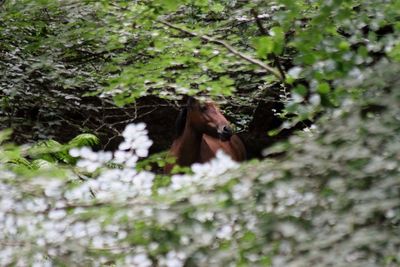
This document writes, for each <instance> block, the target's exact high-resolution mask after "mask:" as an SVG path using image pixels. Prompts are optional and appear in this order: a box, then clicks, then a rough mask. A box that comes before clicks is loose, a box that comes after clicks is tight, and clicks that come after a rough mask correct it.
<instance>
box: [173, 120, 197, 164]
mask: <svg viewBox="0 0 400 267" xmlns="http://www.w3.org/2000/svg"><path fill="white" fill-rule="evenodd" d="M202 138H203V134H202V133H200V132H198V131H196V130H195V129H194V128H193V127H191V125H190V122H189V120H186V125H185V129H184V131H183V133H182V136H181V137H180V142H179V149H178V153H179V155H178V157H177V158H178V159H177V160H178V162H177V163H178V164H179V165H181V166H190V165H191V164H193V163H195V162H197V161H198V160H199V158H200V147H201V140H202Z"/></svg>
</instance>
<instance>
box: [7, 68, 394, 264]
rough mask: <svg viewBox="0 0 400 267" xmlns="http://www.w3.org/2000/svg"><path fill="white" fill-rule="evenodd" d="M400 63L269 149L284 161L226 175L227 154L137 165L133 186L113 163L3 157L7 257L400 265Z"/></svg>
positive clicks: (23, 260)
mask: <svg viewBox="0 0 400 267" xmlns="http://www.w3.org/2000/svg"><path fill="white" fill-rule="evenodd" d="M399 71H400V67H399V66H398V65H393V64H388V63H382V64H380V65H379V66H378V67H377V68H376V69H374V70H373V72H365V73H363V75H365V76H366V77H371V79H368V80H367V81H366V82H363V83H362V84H359V83H357V81H354V80H348V81H346V83H349V84H352V85H353V86H357V87H358V88H360V89H363V90H364V93H363V94H362V95H361V96H360V98H359V101H353V100H352V99H351V98H348V99H347V100H346V101H344V102H343V104H342V105H341V107H340V108H338V109H336V110H334V111H332V112H330V113H329V114H326V115H324V116H323V117H322V118H321V119H320V120H319V123H318V124H317V127H316V129H315V130H313V131H312V132H301V133H299V134H298V135H296V136H293V137H292V138H290V140H289V141H288V142H287V143H286V144H285V145H280V146H276V147H273V148H271V149H269V150H268V151H266V153H267V154H268V153H274V152H276V151H282V149H283V150H284V151H285V152H286V153H285V155H284V156H282V157H281V158H280V159H265V160H262V161H260V162H249V163H246V164H244V165H242V166H240V168H238V169H236V170H232V171H228V172H226V173H224V174H222V173H221V172H223V171H224V170H225V169H226V168H227V166H228V165H230V164H231V163H230V162H229V161H227V159H225V158H224V157H221V158H219V163H218V160H216V161H215V162H214V163H212V164H208V165H206V166H196V167H193V171H194V172H195V173H197V174H198V175H200V176H197V178H200V179H195V178H194V177H195V176H190V175H183V176H172V178H171V182H170V184H168V183H167V184H165V183H164V184H163V183H159V182H158V183H154V184H152V181H153V179H154V175H153V174H151V173H149V172H146V171H139V172H138V173H136V172H134V171H133V170H132V168H131V170H128V172H132V171H133V174H132V175H133V176H132V177H133V180H132V182H133V184H132V185H131V184H130V181H129V180H126V179H127V178H128V177H130V176H129V175H128V174H129V173H128V172H126V176H124V177H125V180H124V178H122V180H121V181H124V182H127V184H129V185H130V186H132V187H129V188H128V189H129V190H126V188H124V187H118V186H119V185H120V181H119V180H118V181H114V180H112V179H111V178H110V177H111V174H112V170H111V172H106V171H105V170H102V168H100V169H99V170H98V172H99V173H98V174H96V176H97V177H99V178H96V179H94V178H93V180H92V178H87V179H86V180H85V181H82V180H80V179H78V178H76V177H77V175H76V172H75V174H74V172H73V171H72V170H70V169H69V168H66V167H61V166H60V167H57V165H54V166H51V164H50V163H49V164H50V166H47V167H46V168H42V169H39V172H36V173H35V175H36V176H35V177H33V178H32V175H29V176H25V172H23V171H20V170H23V169H24V168H26V166H25V165H24V164H20V165H17V166H18V167H17V169H16V168H15V167H14V168H12V169H11V170H12V171H10V169H9V167H8V165H2V166H1V175H0V177H1V179H0V188H1V190H2V192H5V193H3V194H1V196H0V226H1V227H0V229H1V230H0V240H1V242H0V248H1V249H0V264H1V265H10V264H17V265H31V264H33V263H35V264H37V265H41V266H43V265H45V264H49V265H50V264H53V265H57V266H109V265H111V266H112V265H114V264H115V265H117V266H127V265H131V266H132V265H133V266H143V267H145V266H146V267H147V266H169V267H171V266H310V265H313V266H360V267H361V266H398V265H399V264H400V254H399V251H400V236H399V235H398V233H399V225H400V202H399V197H400V180H399V171H400V165H399V162H400V160H399V159H400V154H399V151H400V106H399V103H400V83H399V79H398V78H397V76H396V74H397V73H398V72H399ZM346 83H344V84H343V86H346ZM135 127H136V128H135ZM135 129H136V130H139V131H140V132H139V133H138V132H135V131H136V130H135ZM131 133H134V134H136V135H144V134H145V133H146V131H145V130H143V125H139V126H134V127H133V128H132V131H131ZM132 140H133V142H134V139H132ZM14 149H15V150H17V149H18V148H14ZM9 150H10V149H9V148H7V145H3V146H2V147H1V151H0V159H1V161H2V163H5V162H7V161H8V160H9V159H12V158H10V153H9ZM7 151H8V152H7ZM135 153H137V152H135ZM141 153H143V152H141ZM81 154H82V155H83V152H82V153H81ZM93 155H94V154H93V153H89V154H88V156H87V157H88V159H89V158H90V157H92V156H93ZM232 166H233V165H232ZM18 168H19V169H20V170H18ZM224 168H225V169H224ZM102 172H103V174H106V173H107V175H105V176H104V175H103V176H102ZM199 173H200V174H199ZM56 177H59V178H56ZM104 179H106V180H104ZM107 179H108V180H107ZM160 179H162V178H160ZM168 179H169V178H168ZM91 180H92V182H91ZM101 181H103V182H105V183H101ZM90 187H92V188H95V187H96V190H93V191H94V192H92V190H90V193H93V194H92V195H91V196H90V194H89V195H86V193H85V192H86V191H85V190H89V189H90ZM150 188H151V190H150V191H149V189H150ZM142 189H143V190H142ZM130 190H132V191H130ZM88 192H89V191H88ZM46 266H47V265H46Z"/></svg>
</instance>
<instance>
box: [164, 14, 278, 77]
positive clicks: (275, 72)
mask: <svg viewBox="0 0 400 267" xmlns="http://www.w3.org/2000/svg"><path fill="white" fill-rule="evenodd" d="M157 21H158V22H159V23H161V24H164V25H166V26H168V27H170V28H172V29H175V30H178V31H180V32H184V33H186V34H188V35H190V36H193V37H199V38H200V39H202V40H204V41H206V42H209V43H214V44H217V45H220V46H223V47H225V48H226V49H227V50H228V51H229V52H231V53H232V54H234V55H236V56H238V57H240V58H242V59H244V60H246V61H247V62H250V63H252V64H254V65H257V66H259V67H261V68H262V69H264V70H266V71H268V72H270V73H271V74H272V75H274V76H275V77H277V78H278V79H279V80H280V81H283V77H282V75H281V73H280V72H279V70H276V69H275V68H272V67H270V66H268V65H267V64H265V63H264V62H262V61H260V60H258V59H255V58H252V57H250V56H248V55H245V54H243V53H241V52H239V51H238V50H236V49H235V48H233V47H232V46H231V45H229V44H227V43H226V42H224V41H221V40H218V39H215V38H212V37H209V36H207V35H200V34H198V33H194V32H190V31H188V30H185V29H182V28H179V27H178V26H175V25H173V24H171V23H169V22H166V21H163V20H157Z"/></svg>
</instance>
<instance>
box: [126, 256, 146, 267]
mask: <svg viewBox="0 0 400 267" xmlns="http://www.w3.org/2000/svg"><path fill="white" fill-rule="evenodd" d="M125 264H126V265H127V266H133V267H151V266H152V265H153V263H152V261H151V260H150V259H149V257H148V256H147V254H145V253H139V254H136V255H134V256H128V257H126V258H125Z"/></svg>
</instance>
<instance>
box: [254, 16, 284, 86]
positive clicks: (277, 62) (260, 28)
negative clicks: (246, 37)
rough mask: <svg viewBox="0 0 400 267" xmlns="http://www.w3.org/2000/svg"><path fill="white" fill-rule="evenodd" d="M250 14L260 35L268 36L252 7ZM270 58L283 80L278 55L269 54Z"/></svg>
mask: <svg viewBox="0 0 400 267" xmlns="http://www.w3.org/2000/svg"><path fill="white" fill-rule="evenodd" d="M251 14H252V15H253V16H254V19H255V21H256V24H257V27H258V29H259V31H260V33H261V34H262V35H265V36H269V34H268V32H267V30H266V29H265V28H264V26H263V24H262V22H261V20H260V18H259V17H258V12H257V10H255V9H252V10H251ZM271 58H272V59H273V60H274V63H275V65H276V67H277V68H278V70H279V73H280V74H281V77H282V78H283V80H285V72H284V71H283V68H282V65H281V62H280V61H279V58H278V56H276V55H275V54H271Z"/></svg>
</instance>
